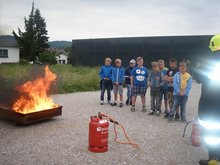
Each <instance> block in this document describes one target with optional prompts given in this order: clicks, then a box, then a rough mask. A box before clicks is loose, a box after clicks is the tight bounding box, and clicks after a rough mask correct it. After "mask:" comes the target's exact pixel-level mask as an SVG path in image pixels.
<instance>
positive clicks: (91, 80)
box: [0, 64, 99, 93]
mask: <svg viewBox="0 0 220 165" xmlns="http://www.w3.org/2000/svg"><path fill="white" fill-rule="evenodd" d="M50 69H51V70H52V72H54V73H55V74H56V75H57V81H56V82H55V84H56V85H55V87H53V88H54V90H53V93H73V92H79V91H94V90H98V89H99V76H98V73H99V68H98V67H84V66H71V65H58V64H57V65H52V66H50ZM42 70H43V66H42V65H19V64H12V65H5V64H1V65H0V78H1V79H4V81H3V82H5V81H6V82H13V83H10V84H18V83H21V82H24V81H28V80H31V79H33V77H36V75H38V73H39V74H40V72H41V71H42ZM0 82H1V81H0Z"/></svg>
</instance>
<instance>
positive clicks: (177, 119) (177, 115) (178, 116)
mask: <svg viewBox="0 0 220 165" xmlns="http://www.w3.org/2000/svg"><path fill="white" fill-rule="evenodd" d="M175 120H176V121H179V120H180V115H179V114H178V113H177V114H176V115H175Z"/></svg>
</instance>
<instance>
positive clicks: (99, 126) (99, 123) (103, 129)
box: [88, 116, 109, 152]
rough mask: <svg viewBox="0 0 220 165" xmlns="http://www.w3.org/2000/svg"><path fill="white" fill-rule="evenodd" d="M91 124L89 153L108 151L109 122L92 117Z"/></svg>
mask: <svg viewBox="0 0 220 165" xmlns="http://www.w3.org/2000/svg"><path fill="white" fill-rule="evenodd" d="M90 119H91V120H90V123H89V147H88V149H89V151H92V152H106V151H108V129H109V122H108V121H107V120H106V119H102V118H100V117H97V116H91V117H90Z"/></svg>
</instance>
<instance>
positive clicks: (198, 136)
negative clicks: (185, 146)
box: [191, 121, 202, 146]
mask: <svg viewBox="0 0 220 165" xmlns="http://www.w3.org/2000/svg"><path fill="white" fill-rule="evenodd" d="M191 142H192V145H194V146H200V145H201V142H202V131H201V127H200V125H199V123H198V122H197V121H194V122H193V123H192V134H191Z"/></svg>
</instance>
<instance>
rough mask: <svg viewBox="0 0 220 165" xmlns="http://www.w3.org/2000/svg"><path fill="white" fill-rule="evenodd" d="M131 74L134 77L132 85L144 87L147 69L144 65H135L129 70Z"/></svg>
mask: <svg viewBox="0 0 220 165" xmlns="http://www.w3.org/2000/svg"><path fill="white" fill-rule="evenodd" d="M131 76H132V77H134V82H133V84H134V86H140V87H146V86H147V78H148V70H147V68H145V67H141V68H140V67H138V66H137V67H135V68H133V69H132V71H131Z"/></svg>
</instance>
